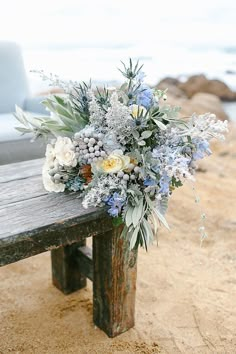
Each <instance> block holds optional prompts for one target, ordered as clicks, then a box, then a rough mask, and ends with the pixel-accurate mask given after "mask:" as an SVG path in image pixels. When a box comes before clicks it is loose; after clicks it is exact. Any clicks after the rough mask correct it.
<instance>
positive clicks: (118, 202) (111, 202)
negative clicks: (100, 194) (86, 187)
mask: <svg viewBox="0 0 236 354" xmlns="http://www.w3.org/2000/svg"><path fill="white" fill-rule="evenodd" d="M103 201H104V202H105V203H106V205H108V206H110V208H109V209H108V214H109V215H111V216H112V217H117V216H119V214H120V213H121V210H122V207H123V206H124V204H125V202H126V198H124V197H121V196H120V195H119V193H117V192H115V193H114V194H113V195H112V196H109V197H106V198H104V199H103Z"/></svg>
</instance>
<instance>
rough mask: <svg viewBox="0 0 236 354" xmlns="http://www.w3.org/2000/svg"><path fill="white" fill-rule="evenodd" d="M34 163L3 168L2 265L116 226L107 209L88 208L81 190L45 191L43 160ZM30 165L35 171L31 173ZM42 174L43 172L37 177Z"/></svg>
mask: <svg viewBox="0 0 236 354" xmlns="http://www.w3.org/2000/svg"><path fill="white" fill-rule="evenodd" d="M30 163H31V162H28V161H27V162H22V163H16V164H12V165H5V166H1V168H0V176H1V177H2V180H3V177H4V175H3V170H5V175H6V179H5V182H2V183H0V186H1V189H0V264H1V265H4V264H7V263H10V262H13V261H16V260H19V259H22V258H26V257H29V256H31V255H34V254H37V253H40V252H44V251H46V250H49V249H52V248H53V247H55V248H56V247H59V246H62V245H65V244H68V243H73V242H77V241H79V240H80V238H81V236H84V235H86V237H89V236H93V235H96V234H98V233H102V232H103V231H102V230H101V229H103V230H110V229H111V228H112V225H111V220H110V219H109V218H108V217H107V215H106V212H105V210H104V209H96V208H90V209H88V210H86V209H84V208H83V206H82V204H81V199H79V198H78V194H77V193H70V194H67V193H49V194H48V193H47V192H45V190H44V188H43V185H42V178H41V167H42V160H41V159H40V160H37V161H35V162H34V168H32V166H31V165H30ZM30 166H31V170H34V172H35V173H33V172H32V173H31V175H27V169H30ZM3 167H4V169H3ZM9 171H10V172H9ZM12 171H18V172H17V173H18V174H17V178H16V179H14V178H13V177H10V173H11V172H12ZM38 173H40V175H38V176H37V174H38ZM98 219H99V225H97V220H98ZM100 221H101V222H100ZM90 222H91V223H90ZM86 223H87V224H86ZM7 253H8V255H7Z"/></svg>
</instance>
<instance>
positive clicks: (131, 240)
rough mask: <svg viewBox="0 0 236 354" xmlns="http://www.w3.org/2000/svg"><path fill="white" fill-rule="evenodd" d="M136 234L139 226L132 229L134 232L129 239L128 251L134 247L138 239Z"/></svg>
mask: <svg viewBox="0 0 236 354" xmlns="http://www.w3.org/2000/svg"><path fill="white" fill-rule="evenodd" d="M138 232H139V225H138V226H137V227H136V228H135V229H134V232H133V233H132V236H131V239H130V244H129V248H130V250H132V249H133V248H134V247H135V245H136V242H137V238H138Z"/></svg>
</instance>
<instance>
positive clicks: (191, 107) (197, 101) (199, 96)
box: [167, 93, 228, 120]
mask: <svg viewBox="0 0 236 354" xmlns="http://www.w3.org/2000/svg"><path fill="white" fill-rule="evenodd" d="M167 103H168V104H171V105H175V106H180V107H181V108H182V109H181V111H180V113H181V116H182V117H188V116H190V115H192V114H193V113H197V114H203V113H208V112H210V113H215V115H216V116H217V118H218V119H221V120H225V119H228V115H227V114H226V113H225V111H224V109H223V105H222V103H221V101H220V99H219V98H218V97H217V96H215V95H212V94H209V93H196V94H195V95H193V97H192V98H190V99H186V98H177V97H175V96H172V95H168V101H167Z"/></svg>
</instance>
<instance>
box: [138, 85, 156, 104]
mask: <svg viewBox="0 0 236 354" xmlns="http://www.w3.org/2000/svg"><path fill="white" fill-rule="evenodd" d="M136 103H137V104H138V105H139V106H143V107H145V108H146V109H149V108H151V106H152V104H153V90H152V89H150V87H149V86H147V85H145V84H142V85H141V86H140V87H139V89H138V91H137V96H136Z"/></svg>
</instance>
